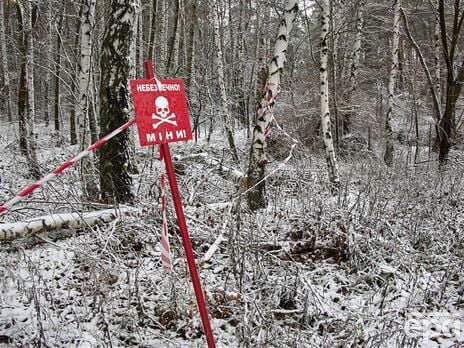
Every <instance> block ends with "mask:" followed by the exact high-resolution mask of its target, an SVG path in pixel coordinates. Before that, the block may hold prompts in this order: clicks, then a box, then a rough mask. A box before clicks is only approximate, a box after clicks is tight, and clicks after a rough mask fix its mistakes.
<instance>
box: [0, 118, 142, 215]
mask: <svg viewBox="0 0 464 348" xmlns="http://www.w3.org/2000/svg"><path fill="white" fill-rule="evenodd" d="M134 123H135V118H133V119H131V120H129V121H128V122H127V123H125V124H123V125H122V126H120V127H119V128H117V129H115V130H114V131H112V132H111V133H109V134H107V135H105V136H104V137H103V138H101V139H100V140H98V141H97V142H95V143H94V144H92V145H90V146H89V147H88V148H87V149H85V150H84V151H82V152H81V153H79V154H78V155H77V156H75V157H73V158H71V159H70V160H68V161H66V162H65V163H63V164H62V165H61V166H59V167H58V168H56V169H55V170H54V171H53V172H51V173H50V174H48V175H46V176H44V177H43V178H42V179H40V180H39V181H37V182H35V183H34V184H32V185H30V186H29V187H27V188H25V189H24V190H22V191H21V192H19V193H18V194H17V195H16V196H15V197H14V198H12V199H10V200H9V201H7V202H5V203H3V204H2V205H1V206H0V214H3V213H5V212H6V211H7V210H9V209H10V208H11V207H12V206H13V205H15V204H16V203H18V202H19V201H21V200H22V199H24V198H25V197H26V196H28V195H30V194H31V193H32V192H34V191H35V190H37V189H38V188H39V187H41V186H42V185H43V184H45V183H46V182H47V181H50V180H52V179H53V178H55V177H56V176H58V175H60V174H61V173H62V172H63V171H64V170H65V169H66V168H68V167H70V166H72V165H73V164H74V163H76V162H77V161H79V160H80V159H82V158H83V157H85V156H88V155H89V154H90V153H91V152H92V151H94V150H96V149H98V148H99V147H101V146H102V145H104V144H105V143H106V142H107V141H108V140H110V139H111V138H113V137H114V136H116V135H118V134H119V133H121V132H123V131H125V130H126V129H127V128H129V127H130V126H132V125H133V124H134Z"/></svg>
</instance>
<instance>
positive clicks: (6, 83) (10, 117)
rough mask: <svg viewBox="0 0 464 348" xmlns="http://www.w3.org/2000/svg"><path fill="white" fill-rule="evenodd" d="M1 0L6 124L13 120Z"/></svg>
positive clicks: (0, 18)
mask: <svg viewBox="0 0 464 348" xmlns="http://www.w3.org/2000/svg"><path fill="white" fill-rule="evenodd" d="M4 4H5V2H4V1H3V0H1V1H0V53H1V56H2V71H3V88H4V92H3V93H4V95H5V98H6V113H7V119H8V122H11V121H12V120H13V104H12V95H11V87H10V69H9V67H8V53H7V49H6V34H5V30H6V29H5V14H4Z"/></svg>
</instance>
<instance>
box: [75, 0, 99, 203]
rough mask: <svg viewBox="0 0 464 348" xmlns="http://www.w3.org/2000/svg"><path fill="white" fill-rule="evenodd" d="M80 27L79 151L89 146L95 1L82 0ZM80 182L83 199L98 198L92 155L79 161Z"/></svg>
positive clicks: (77, 115) (77, 105) (77, 114)
mask: <svg viewBox="0 0 464 348" xmlns="http://www.w3.org/2000/svg"><path fill="white" fill-rule="evenodd" d="M83 6H84V8H83V11H82V17H81V25H80V62H79V69H78V74H77V83H78V92H79V94H78V99H77V104H76V118H77V121H78V122H79V139H80V148H81V150H84V149H86V148H87V147H89V145H90V144H91V140H92V139H91V136H90V116H89V114H90V107H89V106H90V82H91V72H92V68H91V67H92V65H91V58H92V39H93V32H92V31H93V27H94V25H95V23H94V22H95V0H84V4H83ZM81 180H82V191H83V194H84V197H86V198H87V199H89V200H96V199H97V198H98V187H97V184H96V181H95V180H96V173H95V168H94V164H93V154H92V155H91V156H89V157H84V158H83V159H82V160H81Z"/></svg>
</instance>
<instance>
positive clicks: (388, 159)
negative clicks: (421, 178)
mask: <svg viewBox="0 0 464 348" xmlns="http://www.w3.org/2000/svg"><path fill="white" fill-rule="evenodd" d="M400 9H401V0H394V4H393V40H392V64H391V69H390V78H389V81H388V105H387V115H386V117H385V153H384V156H383V159H384V161H385V164H386V165H388V166H391V165H393V151H394V145H393V129H392V125H391V122H392V116H393V102H394V96H395V83H396V75H397V74H398V59H399V58H398V48H399V37H400Z"/></svg>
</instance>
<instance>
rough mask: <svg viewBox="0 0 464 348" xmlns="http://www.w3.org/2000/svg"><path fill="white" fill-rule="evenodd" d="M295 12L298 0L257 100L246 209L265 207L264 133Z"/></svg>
mask: <svg viewBox="0 0 464 348" xmlns="http://www.w3.org/2000/svg"><path fill="white" fill-rule="evenodd" d="M297 13H298V1H297V0H289V1H288V2H287V6H286V7H285V11H284V14H283V17H282V19H281V20H280V23H279V28H278V32H277V38H276V42H275V46H274V54H273V58H272V60H271V62H270V64H269V68H268V73H267V79H266V83H265V86H264V89H263V94H262V97H261V100H260V105H259V109H258V113H257V119H256V126H255V127H254V129H253V136H252V141H251V149H250V157H249V163H248V172H247V176H248V186H249V188H250V189H249V191H248V193H247V200H248V206H249V208H250V209H252V210H256V209H259V208H264V207H266V205H267V201H266V197H265V183H264V181H262V179H263V178H264V172H265V166H266V163H267V161H266V157H265V144H266V132H267V131H268V130H269V127H270V125H271V121H272V119H273V115H272V109H273V107H274V104H275V99H276V97H277V94H278V92H279V89H280V79H281V74H282V71H283V68H284V63H285V61H286V59H287V48H288V40H289V34H290V33H291V31H292V29H293V23H294V21H295V18H296V15H297Z"/></svg>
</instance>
